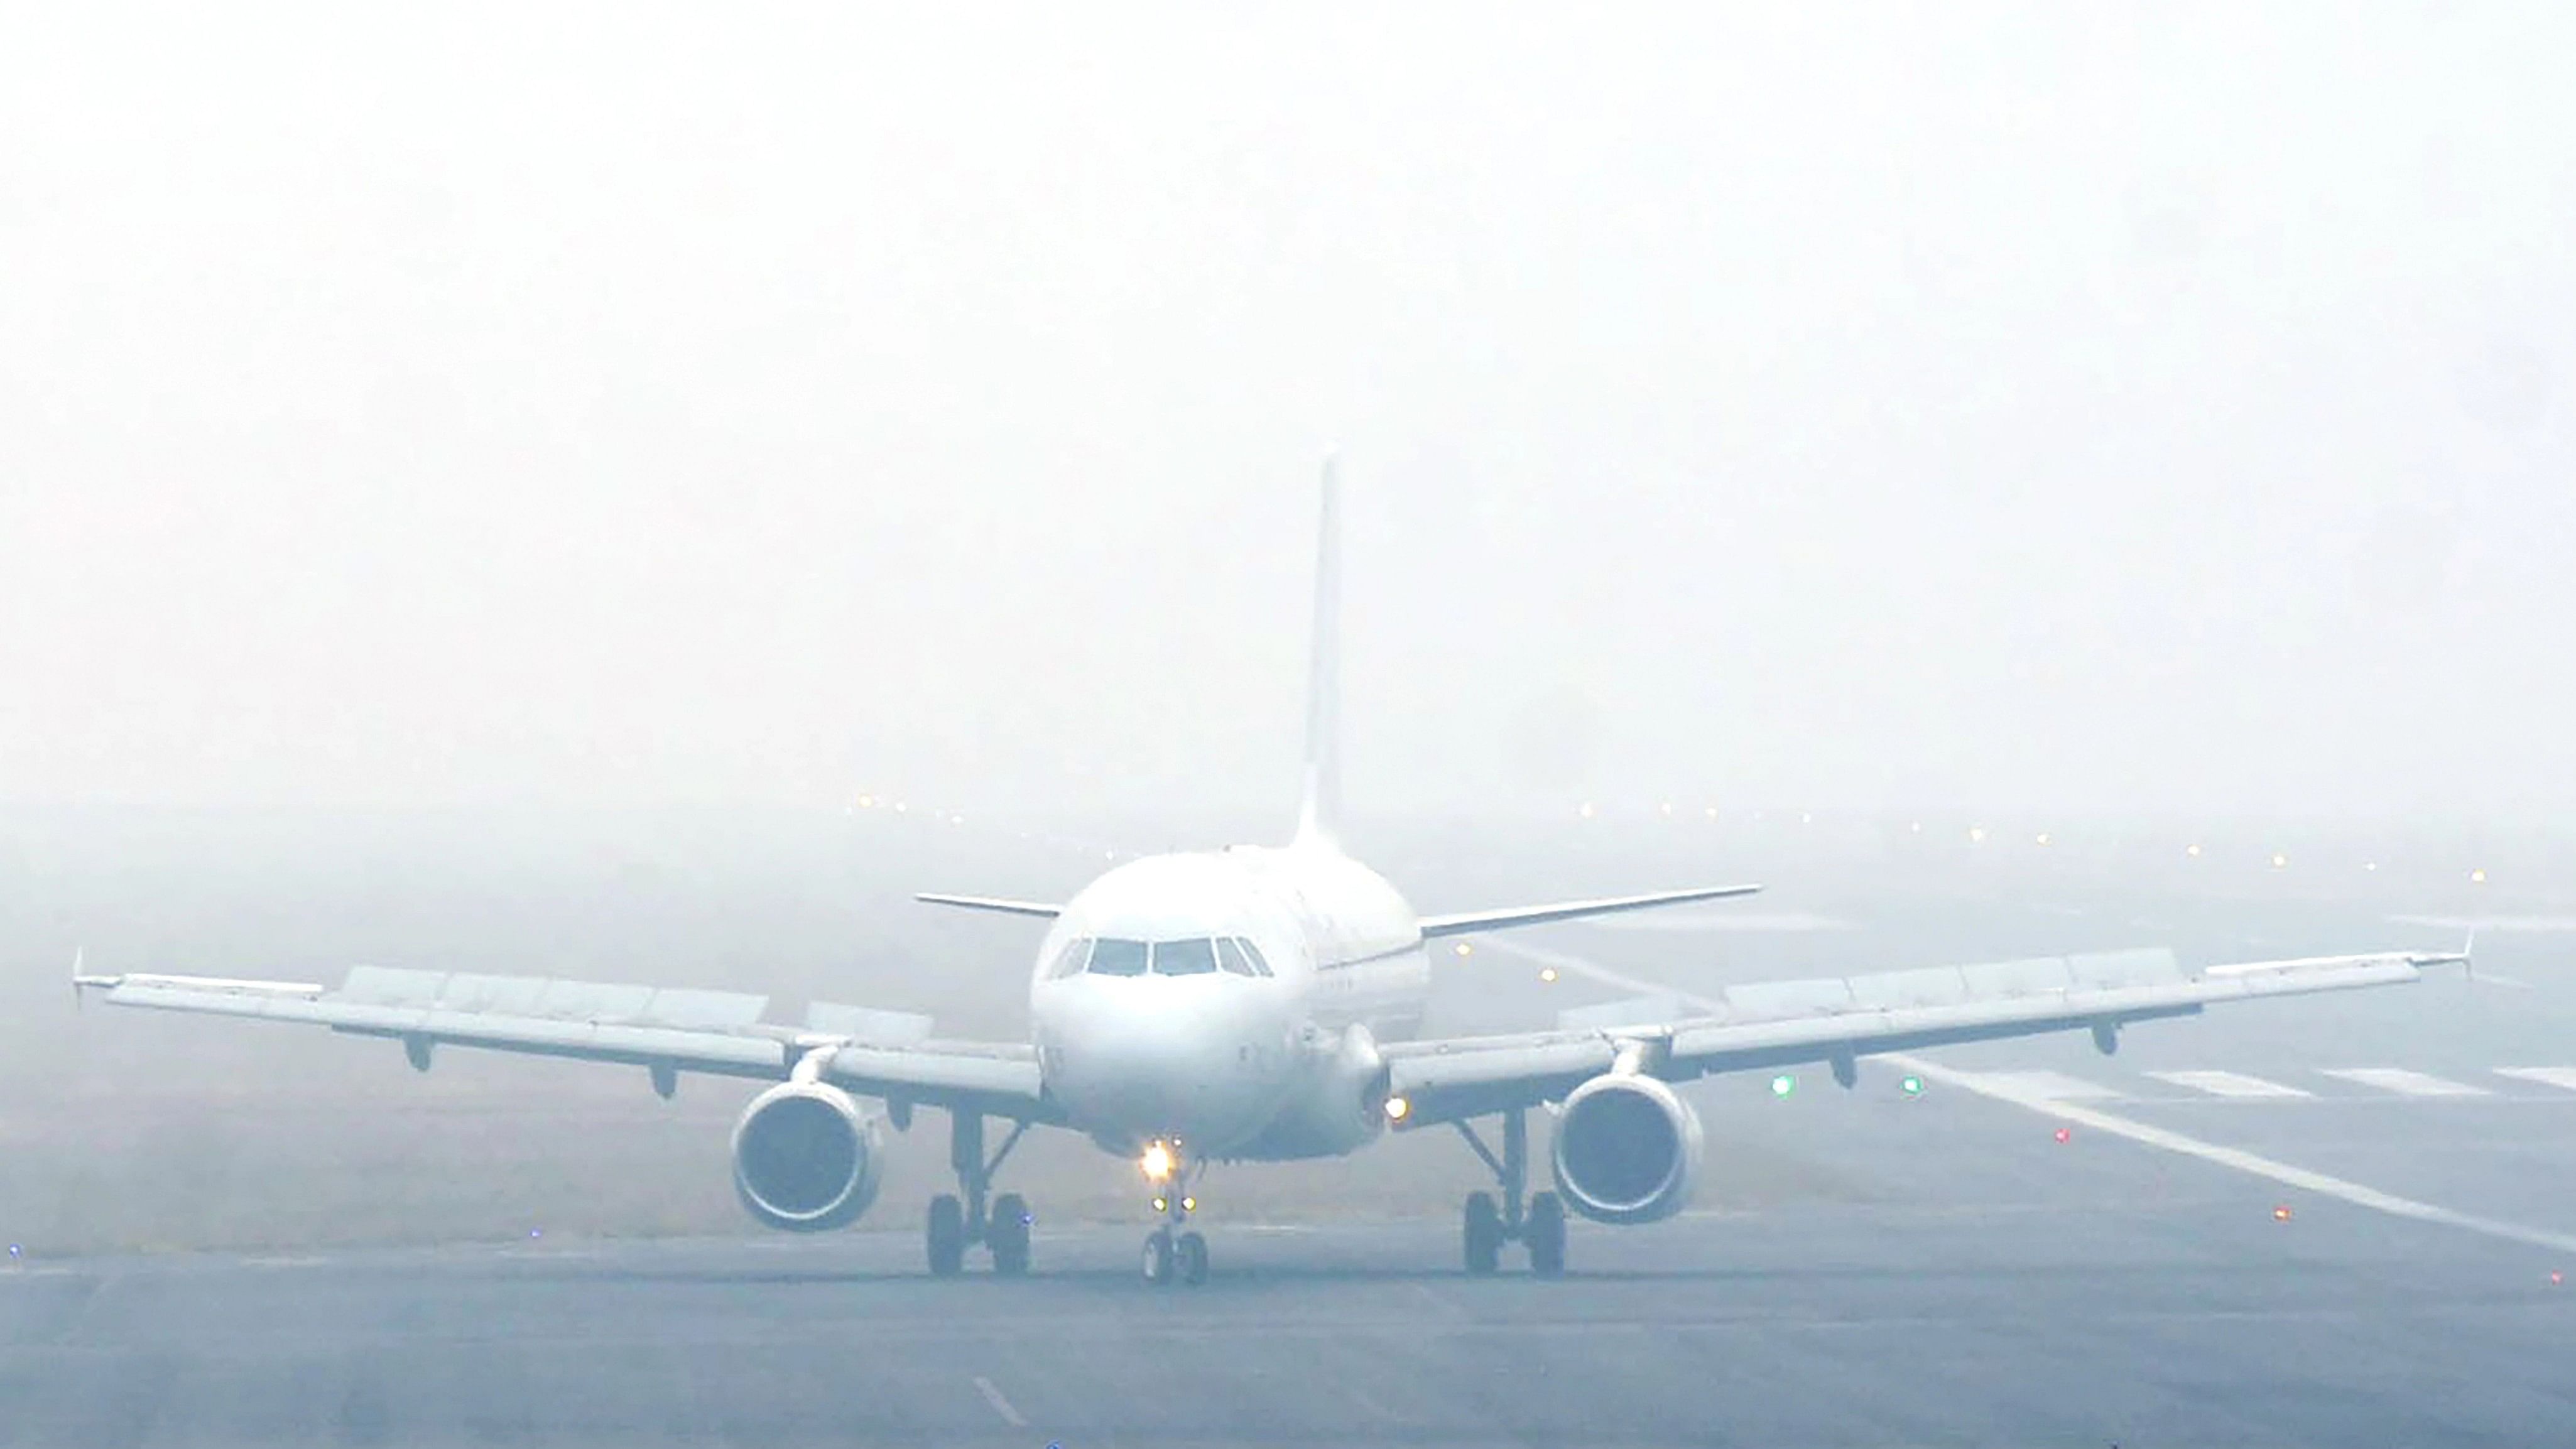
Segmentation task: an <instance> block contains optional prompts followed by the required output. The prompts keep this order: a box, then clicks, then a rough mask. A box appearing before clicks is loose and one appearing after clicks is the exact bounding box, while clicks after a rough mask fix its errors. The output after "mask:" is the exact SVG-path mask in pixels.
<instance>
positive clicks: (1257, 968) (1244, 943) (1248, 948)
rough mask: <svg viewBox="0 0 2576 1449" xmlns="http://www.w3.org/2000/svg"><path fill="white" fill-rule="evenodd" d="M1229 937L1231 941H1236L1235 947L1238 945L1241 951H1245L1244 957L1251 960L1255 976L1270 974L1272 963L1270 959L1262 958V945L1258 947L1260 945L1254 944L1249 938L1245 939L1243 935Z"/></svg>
mask: <svg viewBox="0 0 2576 1449" xmlns="http://www.w3.org/2000/svg"><path fill="white" fill-rule="evenodd" d="M1227 939H1229V940H1231V941H1232V942H1233V943H1234V945H1235V947H1236V948H1237V949H1239V950H1240V951H1242V952H1243V959H1244V960H1246V961H1249V962H1251V963H1252V974H1253V975H1255V976H1267V975H1269V974H1270V963H1269V962H1268V961H1265V960H1263V959H1262V958H1261V948H1260V947H1258V946H1256V945H1254V944H1252V943H1251V942H1250V941H1248V940H1245V939H1244V938H1243V937H1241V936H1232V937H1228V938H1227Z"/></svg>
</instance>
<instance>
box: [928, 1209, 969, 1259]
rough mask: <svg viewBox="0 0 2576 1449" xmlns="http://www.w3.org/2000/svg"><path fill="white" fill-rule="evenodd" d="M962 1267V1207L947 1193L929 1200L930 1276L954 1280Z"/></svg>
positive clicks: (964, 1223) (964, 1218)
mask: <svg viewBox="0 0 2576 1449" xmlns="http://www.w3.org/2000/svg"><path fill="white" fill-rule="evenodd" d="M965 1266H966V1205H965V1204H963V1203H961V1202H959V1201H958V1200H957V1199H956V1198H955V1197H954V1196H952V1195H951V1194H948V1193H944V1192H943V1193H941V1194H940V1195H939V1196H937V1197H934V1198H932V1199H931V1200H930V1274H931V1276H932V1277H934V1278H954V1277H956V1276H957V1270H958V1269H960V1268H963V1267H965Z"/></svg>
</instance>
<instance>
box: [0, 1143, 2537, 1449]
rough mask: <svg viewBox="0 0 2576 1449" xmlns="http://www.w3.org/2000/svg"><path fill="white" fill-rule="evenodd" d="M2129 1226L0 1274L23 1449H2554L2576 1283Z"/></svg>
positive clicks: (2442, 1255) (2229, 1218)
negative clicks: (1477, 1245) (1559, 1253)
mask: <svg viewBox="0 0 2576 1449" xmlns="http://www.w3.org/2000/svg"><path fill="white" fill-rule="evenodd" d="M2203 1189H2204V1191H2205V1193H2206V1195H2205V1196H2203V1195H2197V1194H2196V1195H2194V1196H2193V1197H2191V1198H2190V1199H2188V1200H2185V1201H2172V1200H2168V1201H2166V1202H2164V1203H2161V1204H2158V1205H2155V1206H2152V1207H2137V1208H2132V1209H2128V1210H2101V1209H2098V1208H2096V1209H2093V1210H2088V1211H2081V1212H2071V1211H2062V1210H2058V1209H2055V1208H2052V1207H2050V1206H2047V1205H2032V1206H2029V1207H2025V1208H2022V1209H2018V1210H2014V1209H2008V1208H2004V1207H2001V1206H1988V1207H1985V1208H1981V1209H1977V1210H1973V1211H1959V1210H1949V1209H1942V1208H1938V1207H1933V1208H1925V1207H1913V1206H1874V1207H1845V1208H1832V1209H1809V1210H1796V1211H1782V1212H1773V1213H1759V1214H1747V1215H1731V1216H1705V1217H1692V1218H1687V1219H1684V1220H1682V1221H1680V1222H1677V1223H1674V1224H1670V1225H1666V1226H1664V1227H1661V1228H1657V1229H1652V1230H1645V1231H1638V1232H1632V1233H1609V1232H1602V1231H1591V1232H1584V1233H1582V1234H1580V1235H1579V1237H1578V1241H1577V1253H1578V1265H1577V1267H1576V1269H1575V1271H1573V1272H1572V1273H1570V1274H1569V1276H1568V1277H1566V1278H1565V1279H1562V1280H1559V1281H1554V1282H1547V1281H1540V1280H1535V1279H1530V1278H1527V1277H1523V1276H1504V1277H1501V1278H1496V1279H1485V1280H1471V1279H1469V1278H1466V1277H1465V1276H1463V1275H1462V1274H1461V1273H1459V1272H1458V1271H1457V1269H1456V1268H1455V1266H1454V1258H1455V1251H1456V1250H1455V1244H1454V1241H1453V1235H1452V1233H1451V1231H1450V1230H1449V1228H1448V1226H1447V1225H1446V1224H1436V1225H1435V1224H1431V1223H1427V1222H1405V1223H1379V1224H1348V1225H1337V1226H1333V1227H1329V1228H1319V1229H1303V1230H1285V1231H1283V1230H1259V1229H1257V1228H1246V1227H1243V1226H1240V1225H1238V1226H1237V1227H1235V1228H1234V1229H1232V1230H1230V1231H1228V1230H1225V1229H1222V1228H1220V1229H1219V1232H1218V1237H1219V1245H1220V1260H1219V1265H1218V1271H1217V1273H1216V1275H1215V1276H1214V1278H1213V1279H1212V1281H1211V1282H1210V1283H1208V1284H1207V1285H1206V1286H1205V1287H1204V1288H1202V1289H1199V1290H1196V1291H1179V1290H1170V1289H1163V1290H1157V1289H1152V1288H1149V1287H1147V1286H1146V1285H1144V1284H1143V1283H1141V1282H1139V1281H1137V1279H1136V1277H1135V1275H1134V1273H1133V1271H1132V1268H1131V1264H1130V1261H1129V1260H1130V1258H1131V1256H1132V1252H1131V1249H1132V1247H1133V1243H1132V1241H1131V1239H1132V1237H1133V1235H1132V1234H1131V1233H1128V1232H1126V1231H1123V1230H1118V1229H1112V1228H1105V1227H1086V1228H1082V1229H1078V1230H1073V1231H1069V1232H1055V1231H1048V1232H1045V1233H1043V1234H1042V1235H1041V1240H1040V1243H1039V1256H1040V1262H1041V1269H1040V1272H1039V1274H1038V1275H1037V1276H1035V1277H1033V1278H1031V1279H1029V1280H1027V1281H1023V1282H1004V1281H998V1280H991V1279H976V1278H970V1279H966V1280H961V1281H953V1282H941V1281H934V1280H931V1279H929V1278H927V1277H925V1276H923V1275H922V1274H921V1272H920V1269H919V1262H918V1256H919V1255H918V1247H917V1245H916V1243H915V1242H914V1241H913V1240H912V1238H911V1237H910V1235H908V1234H893V1233H860V1234H854V1235H847V1236H842V1237H837V1238H828V1239H823V1240H820V1241H812V1240H798V1241H749V1242H726V1241H704V1240H698V1241H688V1242H679V1243H660V1244H621V1245H610V1246H596V1245H593V1246H566V1247H555V1246H544V1245H538V1246H531V1247H527V1248H510V1249H451V1250H443V1251H434V1252H430V1251H424V1252H371V1253H361V1254H355V1255H349V1256H310V1255H308V1256H303V1257H296V1258H287V1259H274V1258H269V1259H263V1258H202V1257H190V1258H177V1259H170V1260H161V1261H153V1260H123V1261H114V1262H103V1263H95V1264H83V1265H79V1266H76V1267H70V1268H63V1269H57V1270H52V1271H47V1270H43V1269H37V1270H23V1271H21V1272H19V1273H17V1274H14V1275H9V1276H6V1277H5V1278H4V1279H0V1345H5V1347H0V1397H4V1398H5V1401H6V1402H7V1403H8V1404H9V1405H10V1407H11V1410H12V1412H11V1413H10V1414H9V1415H8V1416H7V1418H6V1420H5V1421H0V1442H7V1443H12V1444H27V1445H102V1446H104V1445H236V1444H238V1445H249V1444H466V1443H472V1444H563V1445H594V1444H596V1445H608V1444H661V1443H674V1444H678V1443H687V1444H703V1443H721V1444H743V1445H765V1446H779V1445H801V1444H869V1443H904V1444H939V1445H1014V1446H1020V1445H1044V1444H1060V1445H1063V1446H1066V1449H1073V1446H1077V1445H1079V1446H1093V1445H1179V1444H1190V1445H1199V1444H1207V1445H1236V1444H1245V1445H1249V1444H1421V1445H1445V1444H1461V1445H1463V1444H1530V1445H1541V1444H1544V1445H1582V1444H1604V1445H1609V1444H1799V1445H1846V1444H1848V1445H1864V1444H1867V1445H1885V1444H1920V1445H1970V1444H1994V1443H2025V1444H2070V1445H2098V1444H2106V1443H2119V1444H2122V1445H2168V1444H2205V1445H2222V1444H2223V1445H2249V1446H2250V1445H2284V1444H2314V1445H2332V1444H2346V1445H2348V1444H2364V1443H2370V1444H2410V1445H2447V1444H2488V1443H2493V1444H2506V1443H2515V1444H2529V1443H2535V1442H2543V1441H2548V1440H2556V1439H2562V1438H2564V1437H2566V1436H2567V1435H2568V1433H2569V1432H2570V1431H2576V1402H2571V1399H2570V1397H2569V1391H2570V1387H2571V1385H2570V1381H2569V1379H2568V1377H2567V1374H2566V1372H2565V1358H2564V1353H2563V1347H2562V1345H2563V1341H2564V1336H2565V1334H2566V1333H2567V1331H2568V1330H2569V1328H2570V1326H2571V1323H2576V1300H2571V1299H2570V1298H2569V1297H2568V1296H2567V1295H2568V1294H2570V1293H2576V1287H2568V1286H2563V1285H2560V1286H2553V1285H2552V1284H2551V1283H2550V1282H2549V1281H2548V1280H2547V1278H2546V1276H2545V1274H2544V1273H2542V1272H2541V1271H2540V1270H2539V1269H2538V1268H2537V1266H2536V1265H2535V1263H2534V1262H2533V1261H2532V1260H2531V1259H2530V1258H2529V1256H2528V1255H2527V1254H2524V1253H2521V1252H2517V1251H2515V1250H2512V1249H2510V1248H2508V1247H2504V1246H2501V1245H2497V1244H2493V1243H2489V1242H2486V1241H2483V1240H2480V1239H2478V1238H2476V1237H2474V1236H2471V1235H2465V1234H2458V1233H2452V1232H2447V1231H2445V1230H2443V1229H2440V1228H2438V1227H2431V1226H2424V1225H2412V1224H2391V1223H2389V1222H2388V1221H2386V1220H2384V1219H2378V1218H2375V1217H2373V1216H2372V1215H2369V1214H2366V1213H2360V1212H2357V1211H2341V1212H2337V1211H2327V1210H2322V1209H2320V1210H2314V1211H2310V1212H2303V1213H2301V1214H2300V1215H2299V1216H2298V1217H2297V1218H2296V1220H2294V1221H2293V1222H2292V1223H2289V1224H2282V1223H2279V1222H2277V1221H2274V1220H2273V1219H2272V1218H2271V1217H2270V1216H2269V1214H2268V1213H2266V1212H2264V1211H2261V1210H2260V1205H2259V1204H2258V1203H2255V1202H2252V1201H2250V1200H2249V1201H2238V1200H2236V1196H2237V1195H2231V1194H2230V1193H2228V1192H2227V1191H2226V1190H2225V1187H2224V1185H2223V1184H2220V1183H2209V1184H2205V1185H2203Z"/></svg>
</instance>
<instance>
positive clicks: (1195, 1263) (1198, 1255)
mask: <svg viewBox="0 0 2576 1449" xmlns="http://www.w3.org/2000/svg"><path fill="white" fill-rule="evenodd" d="M1174 1256H1176V1257H1177V1258H1179V1260H1180V1262H1179V1264H1178V1267H1179V1271H1180V1275H1181V1281H1182V1282H1184V1283H1187V1284H1189V1285H1190V1286H1191V1287H1194V1288H1195V1287H1197V1286H1198V1285H1199V1284H1201V1283H1204V1282H1206V1281H1207V1270H1208V1250H1207V1239H1205V1238H1203V1237H1200V1236H1199V1235H1198V1234H1196V1233H1183V1234H1181V1238H1180V1241H1179V1242H1178V1243H1177V1244H1175V1245H1174Z"/></svg>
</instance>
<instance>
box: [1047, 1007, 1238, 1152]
mask: <svg viewBox="0 0 2576 1449" xmlns="http://www.w3.org/2000/svg"><path fill="white" fill-rule="evenodd" d="M1081 985H1083V986H1084V987H1086V988H1089V987H1102V986H1105V987H1107V988H1110V989H1108V990H1090V989H1086V990H1083V991H1080V992H1079V993H1076V992H1067V993H1065V995H1067V996H1068V997H1071V996H1075V995H1079V996H1081V997H1084V998H1089V999H1085V1000H1082V1001H1079V1002H1074V1001H1065V1002H1061V1003H1059V1004H1058V1009H1057V1010H1055V1011H1053V1012H1050V1013H1049V1015H1050V1017H1051V1018H1052V1019H1051V1020H1050V1021H1049V1022H1048V1023H1047V1027H1048V1029H1047V1031H1046V1033H1045V1035H1046V1038H1047V1040H1046V1045H1047V1048H1048V1051H1047V1056H1046V1058H1045V1061H1046V1077H1047V1088H1048V1090H1049V1091H1050V1092H1052V1093H1053V1094H1054V1095H1055V1096H1056V1097H1057V1098H1058V1099H1059V1100H1061V1101H1063V1102H1064V1103H1065V1105H1066V1106H1067V1107H1068V1108H1070V1109H1071V1110H1072V1111H1073V1113H1074V1115H1075V1116H1076V1118H1077V1119H1078V1125H1081V1126H1084V1127H1086V1128H1094V1129H1116V1130H1121V1131H1125V1132H1128V1133H1132V1134H1135V1135H1139V1136H1147V1137H1151V1136H1173V1137H1179V1138H1181V1139H1183V1140H1184V1141H1188V1142H1192V1143H1195V1144H1201V1145H1203V1146H1204V1147H1205V1148H1206V1149H1208V1150H1216V1149H1220V1148H1222V1147H1223V1146H1225V1145H1226V1144H1227V1143H1228V1142H1230V1141H1232V1140H1235V1139H1238V1138H1241V1137H1245V1136H1248V1135H1250V1134H1251V1133H1252V1132H1255V1131H1257V1130H1259V1128H1260V1127H1261V1126H1262V1125H1263V1124H1264V1123H1266V1122H1267V1121H1268V1119H1269V1117H1270V1116H1271V1115H1272V1113H1273V1112H1274V1111H1275V1109H1276V1105H1277V1091H1278V1087H1277V1081H1276V1078H1277V1076H1278V1073H1279V1072H1280V1070H1281V1069H1282V1067H1283V1065H1284V1062H1285V1057H1286V1051H1285V1043H1286V1040H1287V1036H1286V1031H1285V1028H1284V1026H1283V1025H1282V1024H1281V1023H1280V1022H1278V1021H1277V1020H1275V1019H1274V1017H1275V1013H1274V1012H1273V1011H1271V1010H1269V1009H1268V1008H1267V1003H1266V1002H1261V1001H1258V1000H1256V999H1255V998H1258V997H1262V996H1266V995H1267V993H1263V992H1259V991H1257V990H1255V989H1253V987H1252V984H1251V983H1249V982H1237V981H1233V980H1219V981H1207V982H1197V981H1168V980H1158V979H1156V978H1153V977H1138V978H1135V979H1132V980H1124V981H1116V980H1113V981H1110V982H1105V983H1102V982H1084V983H1081Z"/></svg>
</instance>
